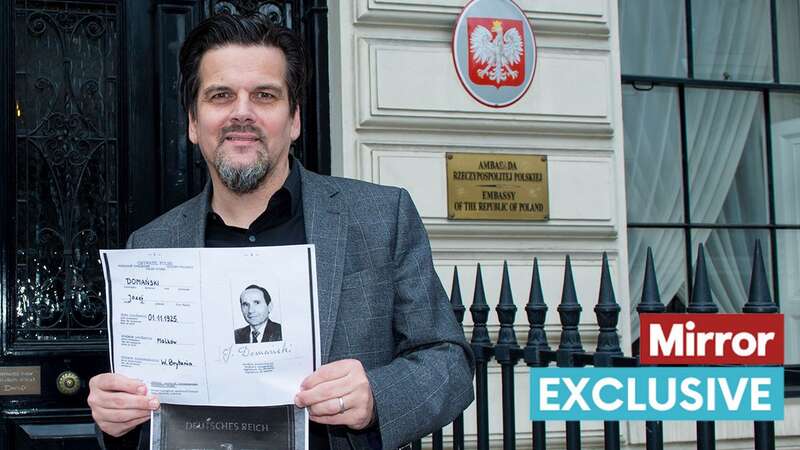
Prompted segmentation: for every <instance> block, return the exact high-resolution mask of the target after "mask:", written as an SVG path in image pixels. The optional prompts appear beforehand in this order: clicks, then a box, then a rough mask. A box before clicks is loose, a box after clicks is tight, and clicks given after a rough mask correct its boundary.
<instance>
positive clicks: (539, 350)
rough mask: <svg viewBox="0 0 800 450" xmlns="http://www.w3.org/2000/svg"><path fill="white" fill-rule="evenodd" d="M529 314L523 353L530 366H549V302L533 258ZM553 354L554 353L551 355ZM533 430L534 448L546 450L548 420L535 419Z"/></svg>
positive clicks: (537, 265) (537, 264) (537, 263)
mask: <svg viewBox="0 0 800 450" xmlns="http://www.w3.org/2000/svg"><path fill="white" fill-rule="evenodd" d="M525 313H526V314H527V315H528V325H529V326H530V329H529V330H528V341H527V342H526V343H525V349H524V350H523V355H524V357H525V362H526V363H527V364H528V366H529V367H547V366H548V364H550V359H546V358H545V355H546V354H551V353H552V350H550V345H548V343H547V334H546V333H545V331H544V322H545V319H546V318H547V304H546V303H545V302H544V295H542V280H541V277H540V276H539V260H538V259H536V258H534V259H533V273H532V274H531V291H530V294H529V295H528V304H526V305H525ZM550 356H552V355H550ZM531 427H532V432H533V436H532V438H533V450H546V447H547V435H546V428H547V427H546V422H545V421H543V420H534V421H533V422H531Z"/></svg>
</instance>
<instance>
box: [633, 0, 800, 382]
mask: <svg viewBox="0 0 800 450" xmlns="http://www.w3.org/2000/svg"><path fill="white" fill-rule="evenodd" d="M621 5H622V0H619V3H618V6H621ZM683 6H684V15H685V20H684V24H685V26H686V29H685V30H684V33H685V43H686V67H687V71H686V77H685V78H683V77H663V76H649V75H628V74H625V73H624V72H622V74H621V84H622V85H623V86H625V85H630V86H631V87H632V88H633V89H636V90H639V91H649V90H651V89H652V88H653V87H655V86H663V87H669V88H676V89H677V94H678V119H679V132H680V140H679V142H680V146H681V148H680V152H681V157H680V160H681V177H682V180H681V183H682V187H683V192H682V201H683V220H682V222H672V223H661V222H627V220H626V222H627V227H628V229H640V230H642V229H672V230H682V231H683V236H684V246H685V256H686V280H687V283H688V286H692V285H693V277H694V273H693V267H694V265H693V264H694V261H695V259H696V255H695V252H694V251H693V248H692V247H693V245H692V239H691V237H692V236H691V233H692V231H693V230H698V229H731V230H741V231H747V230H765V231H767V232H768V233H769V237H770V243H769V249H768V251H766V252H765V256H766V255H769V258H770V261H769V262H770V263H771V264H769V265H768V266H771V267H772V274H771V275H772V288H773V292H772V294H773V300H774V301H775V303H776V304H777V305H778V306H779V307H780V304H781V302H780V277H779V275H778V274H779V272H780V264H779V262H778V243H777V232H778V231H779V230H800V223H797V224H785V223H784V224H777V223H776V220H775V190H774V183H773V180H774V173H773V158H772V153H773V147H772V120H771V94H772V93H793V94H800V82H797V83H796V84H783V83H781V81H780V55H779V52H780V48H779V46H778V29H777V26H778V24H777V18H776V12H777V0H770V2H769V7H770V45H771V46H772V48H771V49H772V80H773V81H772V82H760V81H734V80H712V79H696V78H694V62H695V61H694V48H693V46H694V42H693V36H692V34H693V33H692V19H693V17H692V8H691V6H692V0H684V5H683ZM620 9H621V8H620ZM619 16H620V17H621V16H622V14H619ZM621 30H622V26H621V24H620V35H621ZM620 51H621V46H620ZM620 70H622V68H620ZM693 88H700V89H710V90H720V89H728V90H735V91H746V92H759V93H760V94H761V97H762V104H763V109H764V117H763V119H764V127H765V128H764V129H765V133H764V134H765V138H764V152H765V155H764V163H765V170H766V179H765V182H766V183H767V186H766V188H767V202H768V205H767V214H768V216H767V218H768V221H769V222H768V223H763V224H761V223H756V224H752V223H751V224H737V225H733V224H715V223H704V222H693V221H692V220H691V219H692V215H691V211H690V191H689V177H688V161H689V159H688V143H687V137H686V95H687V89H693ZM626 182H627V180H626ZM688 294H689V296H691V295H692V294H691V289H688ZM784 395H785V397H800V364H789V365H785V366H784Z"/></svg>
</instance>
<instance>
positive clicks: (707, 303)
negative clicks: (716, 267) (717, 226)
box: [686, 244, 719, 313]
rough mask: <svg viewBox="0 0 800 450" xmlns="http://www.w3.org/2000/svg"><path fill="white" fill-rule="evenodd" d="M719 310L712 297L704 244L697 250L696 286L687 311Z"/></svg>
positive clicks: (709, 311)
mask: <svg viewBox="0 0 800 450" xmlns="http://www.w3.org/2000/svg"><path fill="white" fill-rule="evenodd" d="M717 311H719V308H717V305H715V304H714V299H713V298H712V297H711V286H710V285H709V283H708V268H707V267H706V256H705V250H704V249H703V244H700V247H699V248H698V250H697V266H696V267H695V272H694V288H693V289H692V297H691V298H690V299H689V305H688V306H687V307H686V312H689V313H715V312H717Z"/></svg>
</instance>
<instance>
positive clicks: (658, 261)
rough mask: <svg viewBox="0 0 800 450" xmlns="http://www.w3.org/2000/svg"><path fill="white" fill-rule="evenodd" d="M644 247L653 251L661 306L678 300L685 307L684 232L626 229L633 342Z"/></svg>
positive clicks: (640, 289)
mask: <svg viewBox="0 0 800 450" xmlns="http://www.w3.org/2000/svg"><path fill="white" fill-rule="evenodd" d="M647 247H650V248H652V249H653V261H654V262H655V270H656V277H657V279H658V287H659V291H660V294H661V302H662V303H664V305H666V304H668V303H669V302H670V301H672V299H673V298H677V299H678V300H679V301H680V302H682V303H683V304H686V302H687V301H688V299H689V297H688V295H687V293H688V290H687V286H686V245H685V240H684V232H683V230H676V229H653V228H628V268H629V271H628V274H629V280H630V298H631V317H632V318H633V320H632V327H631V330H632V333H633V340H635V339H637V338H638V337H639V320H638V315H637V314H636V305H638V304H639V302H640V301H641V299H642V284H643V281H644V269H645V263H646V260H647Z"/></svg>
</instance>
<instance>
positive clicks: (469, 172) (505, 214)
mask: <svg viewBox="0 0 800 450" xmlns="http://www.w3.org/2000/svg"><path fill="white" fill-rule="evenodd" d="M447 216H448V218H450V219H473V220H547V219H549V218H550V203H549V200H548V197H547V157H546V156H542V155H509V154H498V153H448V154H447Z"/></svg>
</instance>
